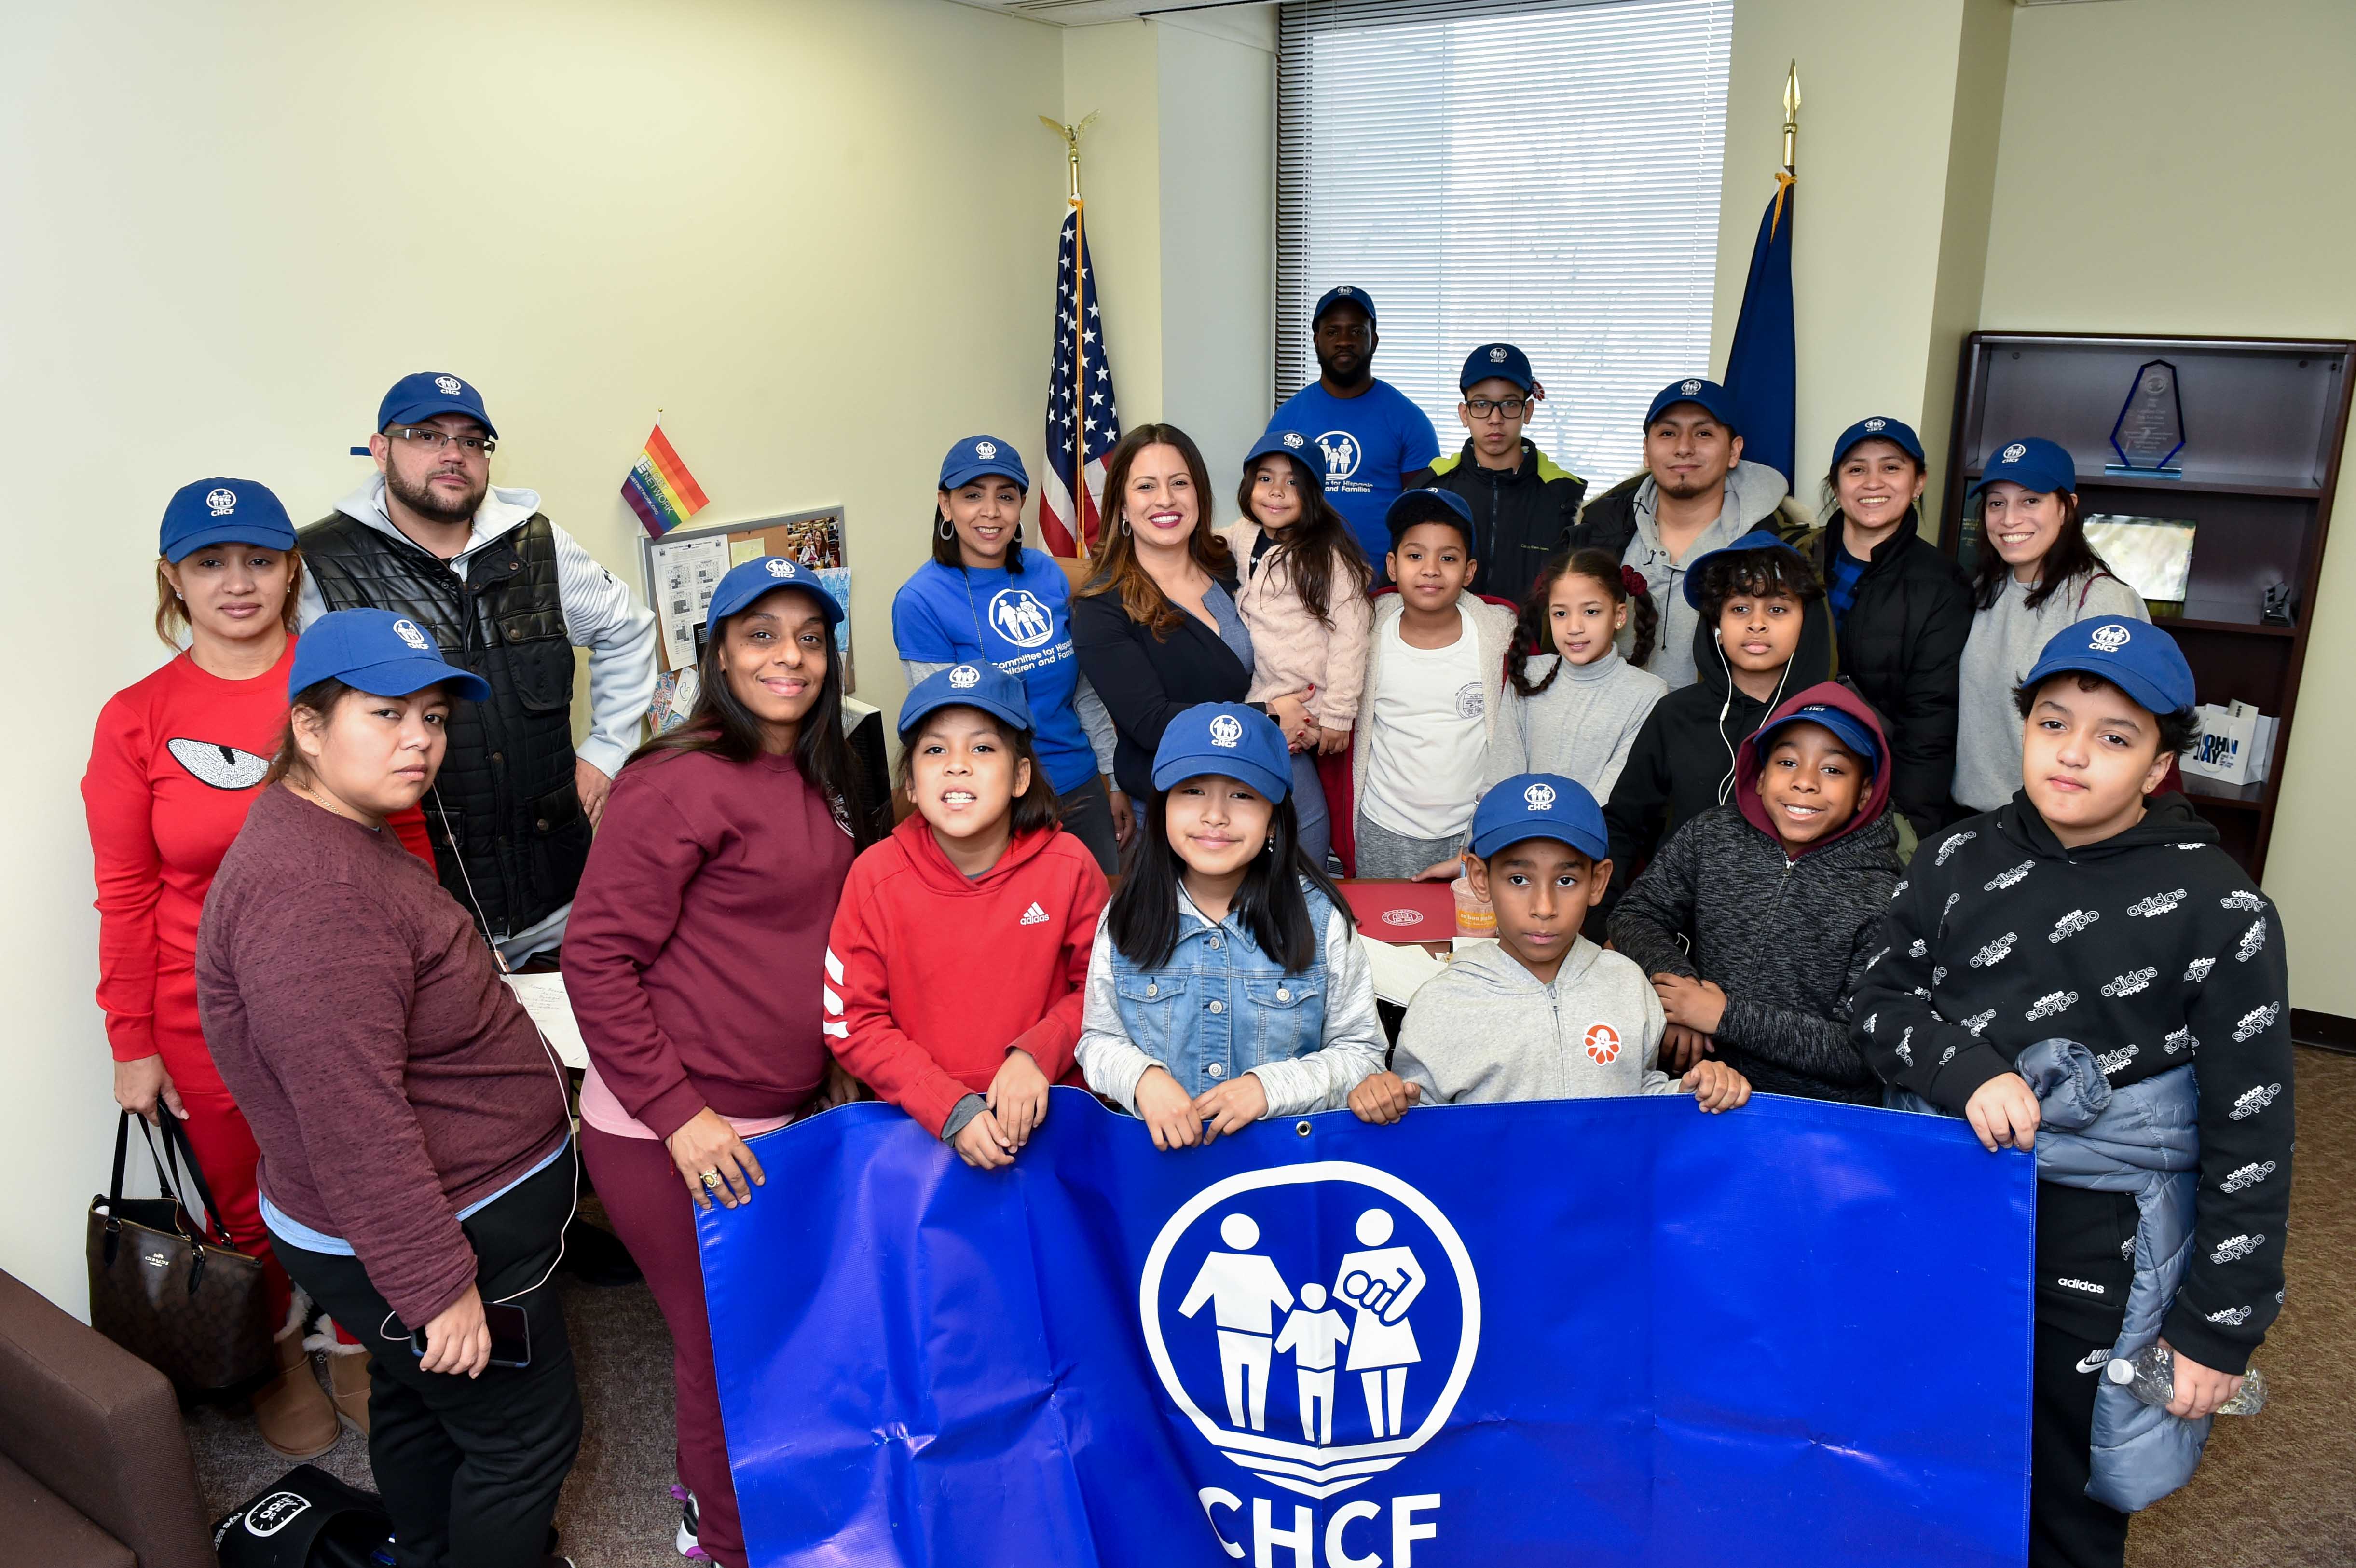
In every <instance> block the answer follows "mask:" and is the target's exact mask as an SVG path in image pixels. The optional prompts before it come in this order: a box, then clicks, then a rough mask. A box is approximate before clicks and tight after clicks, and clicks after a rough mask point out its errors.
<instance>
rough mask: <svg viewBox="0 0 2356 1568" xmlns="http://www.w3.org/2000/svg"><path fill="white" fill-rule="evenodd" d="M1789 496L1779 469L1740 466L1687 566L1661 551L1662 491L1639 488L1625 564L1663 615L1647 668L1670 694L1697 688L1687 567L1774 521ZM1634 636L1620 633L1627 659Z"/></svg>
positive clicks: (1649, 485)
mask: <svg viewBox="0 0 2356 1568" xmlns="http://www.w3.org/2000/svg"><path fill="white" fill-rule="evenodd" d="M1787 493H1788V491H1787V487H1786V486H1785V485H1784V484H1783V475H1781V474H1779V473H1777V472H1776V471H1775V470H1774V469H1772V468H1770V467H1768V466H1767V465H1766V464H1763V463H1747V462H1746V463H1737V464H1735V465H1734V472H1732V473H1731V474H1729V475H1727V476H1726V504H1725V506H1724V507H1722V508H1721V509H1720V510H1719V514H1718V520H1717V521H1716V522H1714V523H1712V524H1710V525H1709V527H1708V528H1704V529H1703V530H1702V531H1701V536H1700V537H1699V538H1698V539H1695V540H1694V541H1693V543H1692V544H1690V545H1688V546H1687V547H1686V553H1685V559H1684V560H1682V561H1674V560H1670V559H1669V552H1668V551H1667V550H1666V549H1663V548H1662V546H1661V532H1660V527H1659V525H1658V524H1657V523H1656V522H1655V518H1654V508H1655V506H1656V505H1657V504H1658V502H1659V500H1660V496H1661V487H1660V485H1658V484H1656V483H1655V482H1654V480H1653V479H1652V478H1650V477H1649V476H1648V477H1647V478H1646V479H1645V480H1644V483H1643V484H1642V485H1637V486H1636V496H1635V514H1636V537H1635V538H1634V539H1630V540H1629V541H1628V548H1627V549H1625V550H1624V551H1622V553H1621V557H1620V563H1621V564H1622V566H1633V567H1634V568H1635V569H1636V570H1637V571H1639V572H1641V573H1642V574H1643V575H1644V585H1645V586H1646V587H1648V588H1650V589H1651V590H1652V592H1653V605H1654V608H1655V609H1657V610H1658V611H1660V613H1661V632H1660V635H1659V637H1658V638H1657V639H1656V640H1655V642H1654V644H1653V656H1652V659H1651V660H1650V661H1649V662H1648V663H1646V665H1645V666H1644V667H1645V668H1646V669H1648V670H1650V671H1652V672H1653V673H1654V674H1655V675H1657V676H1659V677H1661V678H1662V679H1663V680H1665V681H1667V682H1668V683H1669V689H1670V690H1672V691H1675V690H1676V688H1679V687H1681V686H1691V685H1692V684H1693V683H1694V657H1693V631H1694V622H1695V621H1696V620H1697V619H1698V618H1699V616H1700V614H1701V612H1699V611H1698V610H1696V609H1695V608H1694V607H1693V606H1692V605H1690V604H1688V603H1686V593H1685V588H1686V568H1687V566H1690V565H1691V564H1692V563H1693V562H1695V561H1697V560H1700V559H1701V558H1702V557H1703V556H1705V555H1708V553H1709V552H1710V551H1711V550H1714V549H1719V548H1720V547H1722V546H1725V545H1730V544H1732V543H1733V542H1734V541H1735V540H1736V539H1740V538H1741V537H1742V536H1743V535H1744V534H1747V533H1749V532H1750V531H1751V529H1752V528H1757V527H1758V526H1759V525H1760V524H1761V523H1762V522H1764V521H1765V520H1766V519H1767V518H1769V517H1772V516H1774V514H1775V508H1776V507H1780V506H1782V505H1783V497H1784V496H1785V495H1786V494H1787ZM1634 636H1635V634H1634V632H1633V630H1630V631H1624V632H1622V634H1621V637H1622V641H1621V645H1620V651H1621V653H1622V655H1625V654H1626V653H1627V652H1628V650H1629V648H1630V647H1631V646H1632V645H1633V639H1634Z"/></svg>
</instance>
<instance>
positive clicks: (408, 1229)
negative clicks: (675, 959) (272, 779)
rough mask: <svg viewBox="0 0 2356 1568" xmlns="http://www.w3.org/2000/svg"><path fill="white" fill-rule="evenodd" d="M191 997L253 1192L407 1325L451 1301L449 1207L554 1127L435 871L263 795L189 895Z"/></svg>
mask: <svg viewBox="0 0 2356 1568" xmlns="http://www.w3.org/2000/svg"><path fill="white" fill-rule="evenodd" d="M197 1004H198V1009H199V1012H200V1013H201V1015H202V1017H203V1019H204V1028H205V1041H206V1043H207V1044H208V1045H209V1046H210V1047H211V1049H212V1054H213V1062H214V1064H215V1065H216V1066H218V1067H219V1068H220V1075H221V1081H222V1082H223V1083H227V1084H228V1085H229V1088H230V1093H232V1094H234V1095H235V1096H236V1097H237V1104H238V1109H240V1110H241V1111H243V1112H244V1113H245V1119H246V1120H247V1122H249V1123H250V1124H252V1127H253V1141H254V1142H255V1143H256V1144H257V1145H258V1146H260V1148H261V1151H262V1160H261V1165H260V1167H259V1169H258V1173H257V1179H258V1180H259V1182H260V1185H261V1188H262V1191H264V1192H266V1193H268V1194H269V1195H270V1200H271V1201H272V1202H273V1203H275V1204H277V1205H278V1207H279V1208H281V1209H283V1210H284V1211H286V1212H287V1213H288V1214H291V1215H292V1216H294V1217H295V1219H296V1220H299V1221H302V1222H303V1223H304V1224H305V1225H308V1226H310V1227H311V1228H312V1229H314V1230H316V1231H322V1232H326V1233H327V1234H328V1235H331V1236H341V1237H342V1238H344V1240H346V1241H348V1242H349V1243H351V1244H352V1251H353V1252H354V1253H356V1254H358V1256H359V1261H360V1264H361V1266H363V1267H364V1268H366V1269H367V1270H368V1276H369V1283H370V1284H371V1285H375V1286H376V1288H377V1291H378V1293H379V1294H380V1295H381V1296H383V1297H384V1298H385V1300H387V1301H389V1302H391V1304H392V1308H393V1310H394V1311H395V1312H398V1313H399V1314H400V1315H401V1319H402V1322H404V1323H407V1324H409V1325H410V1326H412V1328H420V1327H423V1325H424V1324H425V1323H426V1322H428V1321H429V1320H431V1319H432V1318H433V1317H434V1316H435V1315H436V1314H438V1313H440V1312H441V1311H442V1310H443V1309H444V1307H448V1306H450V1305H451V1304H452V1303H453V1302H455V1301H456V1300H457V1299H458V1297H459V1296H462V1295H464V1294H465V1292H466V1287H467V1286H468V1285H472V1284H474V1283H475V1252H474V1249H473V1247H471V1246H470V1245H468V1244H467V1242H466V1233H465V1232H462V1231H461V1230H460V1229H459V1228H458V1220H457V1211H459V1210H461V1209H463V1208H466V1206H467V1205H468V1204H470V1203H473V1202H476V1201H477V1200H480V1199H484V1198H487V1197H489V1196H490V1195H491V1194H492V1193H494V1192H497V1191H498V1190H499V1189H501V1188H502V1187H505V1186H507V1185H508V1184H509V1183H510V1182H512V1181H514V1180H515V1179H517V1178H519V1177H520V1176H521V1175H523V1173H524V1172H525V1171H527V1170H529V1169H530V1168H531V1167H532V1166H533V1165H534V1164H536V1163H537V1162H538V1161H540V1160H541V1158H542V1157H545V1156H546V1155H547V1154H548V1153H549V1151H550V1150H551V1149H552V1148H553V1147H556V1145H557V1142H558V1140H560V1139H561V1138H562V1137H563V1136H564V1135H565V1132H566V1129H567V1125H568V1124H567V1121H566V1118H565V1114H564V1110H563V1106H562V1100H561V1098H560V1096H559V1093H558V1090H557V1085H556V1081H555V1077H554V1070H553V1069H552V1068H551V1066H550V1065H549V1060H548V1056H547V1053H546V1052H545V1051H544V1050H543V1049H542V1048H541V1043H540V1034H539V1031H538V1030H536V1029H533V1028H532V1024H531V1020H530V1018H528V1017H526V1016H525V1013H524V1010H523V1008H521V1006H519V1004H518V1003H517V1001H516V999H515V997H514V996H513V995H512V994H511V993H510V992H509V990H508V988H507V987H505V986H504V985H502V984H500V983H499V977H498V970H497V969H496V968H495V967H494V966H493V965H492V963H491V955H490V949H489V948H487V947H486V946H485V945H484V944H483V939H482V938H481V937H480V936H478V935H477V934H476V932H475V924H474V922H473V921H472V920H470V919H469V918H468V917H467V915H466V912H465V911H464V910H462V909H460V908H459V907H458V905H457V902H456V901H455V900H454V899H452V898H451V897H450V895H449V894H448V893H446V892H444V891H442V884H441V883H440V882H439V881H437V880H434V869H433V867H431V866H430V865H428V864H426V863H425V862H424V861H423V860H420V859H418V858H417V857H416V856H414V855H412V854H411V853H410V852H409V851H408V850H407V849H405V848H402V843H401V840H400V838H399V837H396V836H395V835H393V834H392V833H390V832H386V831H381V830H372V829H369V828H367V827H361V826H360V825H359V823H357V822H354V821H352V820H350V819H349V818H348V817H343V816H337V815H336V814H335V813H334V812H331V811H327V810H326V809H324V808H322V807H320V806H316V805H312V804H311V803H310V802H309V801H307V800H305V799H303V798H302V797H301V796H300V795H295V794H294V793H293V792H292V791H290V790H287V789H285V788H284V787H283V786H279V785H274V784H273V785H272V786H271V787H269V788H267V789H264V790H263V791H262V793H261V795H258V796H257V797H256V798H255V800H254V803H253V808H252V811H250V812H249V813H247V815H246V818H245V827H243V828H242V829H241V830H240V832H239V833H238V836H237V840H236V842H235V843H233V844H231V845H230V848H229V853H228V854H226V855H224V856H223V857H222V858H221V863H220V870H219V871H218V872H216V873H215V874H214V877H213V884H212V891H210V893H209V894H208V895H207V897H206V899H205V912H204V918H203V920H202V922H201V923H199V925H198V930H197Z"/></svg>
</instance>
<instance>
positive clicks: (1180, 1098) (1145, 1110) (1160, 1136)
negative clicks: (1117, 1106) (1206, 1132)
mask: <svg viewBox="0 0 2356 1568" xmlns="http://www.w3.org/2000/svg"><path fill="white" fill-rule="evenodd" d="M1134 1098H1135V1100H1136V1102H1137V1115H1138V1118H1139V1119H1140V1120H1141V1121H1142V1122H1144V1124H1145V1125H1146V1127H1147V1128H1148V1129H1149V1130H1150V1131H1151V1133H1152V1134H1153V1147H1155V1148H1158V1149H1165V1150H1166V1149H1173V1148H1193V1147H1194V1146H1195V1145H1196V1144H1199V1143H1201V1142H1202V1141H1203V1124H1202V1121H1201V1119H1200V1118H1198V1117H1197V1116H1196V1115H1194V1096H1192V1095H1190V1094H1188V1093H1186V1091H1185V1090H1184V1089H1183V1088H1181V1087H1179V1084H1178V1080H1176V1079H1175V1078H1173V1077H1172V1076H1170V1072H1169V1070H1168V1069H1166V1068H1162V1067H1149V1068H1147V1069H1146V1070H1145V1076H1144V1077H1142V1078H1141V1079H1139V1080H1138V1081H1137V1093H1136V1094H1135V1096H1134Z"/></svg>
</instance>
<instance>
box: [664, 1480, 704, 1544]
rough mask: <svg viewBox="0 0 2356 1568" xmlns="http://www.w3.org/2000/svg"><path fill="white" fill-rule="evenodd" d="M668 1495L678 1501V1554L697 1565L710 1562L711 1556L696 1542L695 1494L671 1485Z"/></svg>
mask: <svg viewBox="0 0 2356 1568" xmlns="http://www.w3.org/2000/svg"><path fill="white" fill-rule="evenodd" d="M670 1495H671V1496H672V1497H673V1498H676V1499H678V1500H679V1539H678V1541H677V1542H676V1544H677V1545H678V1547H679V1554H680V1556H681V1557H689V1558H692V1559H694V1560H695V1561H696V1562H698V1563H709V1562H711V1561H712V1554H711V1553H710V1552H706V1551H704V1550H703V1547H702V1545H701V1543H700V1542H699V1541H697V1540H696V1519H695V1494H694V1493H693V1492H691V1491H689V1490H688V1489H687V1488H685V1487H682V1486H678V1485H673V1486H672V1488H671V1489H670Z"/></svg>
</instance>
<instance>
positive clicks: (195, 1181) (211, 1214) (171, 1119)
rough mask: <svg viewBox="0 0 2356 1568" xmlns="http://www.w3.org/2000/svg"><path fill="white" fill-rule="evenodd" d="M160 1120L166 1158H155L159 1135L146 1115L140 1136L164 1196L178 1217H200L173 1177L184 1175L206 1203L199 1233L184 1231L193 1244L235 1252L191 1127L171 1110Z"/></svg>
mask: <svg viewBox="0 0 2356 1568" xmlns="http://www.w3.org/2000/svg"><path fill="white" fill-rule="evenodd" d="M126 1114H127V1113H126ZM158 1120H159V1121H160V1122H161V1124H162V1125H163V1129H164V1159H158V1158H156V1157H155V1135H154V1134H153V1133H151V1132H150V1131H149V1130H148V1125H147V1119H146V1118H145V1116H142V1117H140V1118H139V1136H140V1139H141V1141H143V1142H144V1143H145V1144H146V1145H147V1159H148V1162H149V1163H150V1164H152V1165H154V1166H155V1182H156V1185H157V1186H159V1187H161V1188H162V1189H164V1196H165V1197H166V1198H169V1199H170V1200H172V1206H173V1211H174V1213H175V1215H176V1217H177V1218H180V1219H186V1220H187V1221H189V1222H190V1223H191V1224H195V1222H196V1216H195V1215H193V1214H191V1213H189V1212H188V1205H187V1200H186V1199H184V1198H182V1197H181V1196H180V1191H181V1189H180V1186H179V1184H178V1183H176V1182H175V1181H174V1180H173V1179H172V1177H173V1176H178V1177H180V1179H181V1180H182V1181H184V1182H186V1183H187V1186H188V1188H189V1189H193V1190H194V1191H195V1193H196V1195H197V1198H198V1200H199V1201H200V1202H202V1203H203V1204H204V1206H205V1219H204V1223H203V1224H201V1225H198V1226H197V1231H198V1234H196V1235H193V1236H188V1235H187V1232H185V1231H183V1232H181V1234H182V1235H183V1236H187V1240H188V1241H189V1242H190V1243H209V1244H211V1245H213V1246H217V1247H226V1248H229V1249H230V1250H231V1251H235V1250H236V1243H235V1242H233V1241H232V1240H231V1239H230V1233H229V1227H228V1226H227V1225H225V1224H223V1223H222V1222H221V1217H220V1210H219V1209H217V1208H215V1207H214V1206H213V1194H212V1189H211V1188H210V1187H209V1186H207V1185H206V1183H205V1173H204V1169H203V1168H202V1167H200V1166H199V1165H198V1164H197V1151H196V1148H195V1147H194V1146H193V1145H191V1144H190V1143H189V1142H188V1133H187V1128H185V1127H183V1126H181V1125H180V1124H179V1120H178V1118H177V1117H176V1116H174V1115H172V1114H171V1113H170V1112H168V1111H166V1113H164V1115H162V1116H161V1117H159V1118H158ZM183 1150H185V1151H186V1152H187V1172H186V1173H185V1175H184V1174H183V1173H182V1172H181V1169H180V1157H181V1154H182V1151H183ZM166 1159H168V1160H169V1161H170V1162H171V1170H172V1175H171V1176H166V1174H165V1173H164V1167H165V1160H166Z"/></svg>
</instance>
